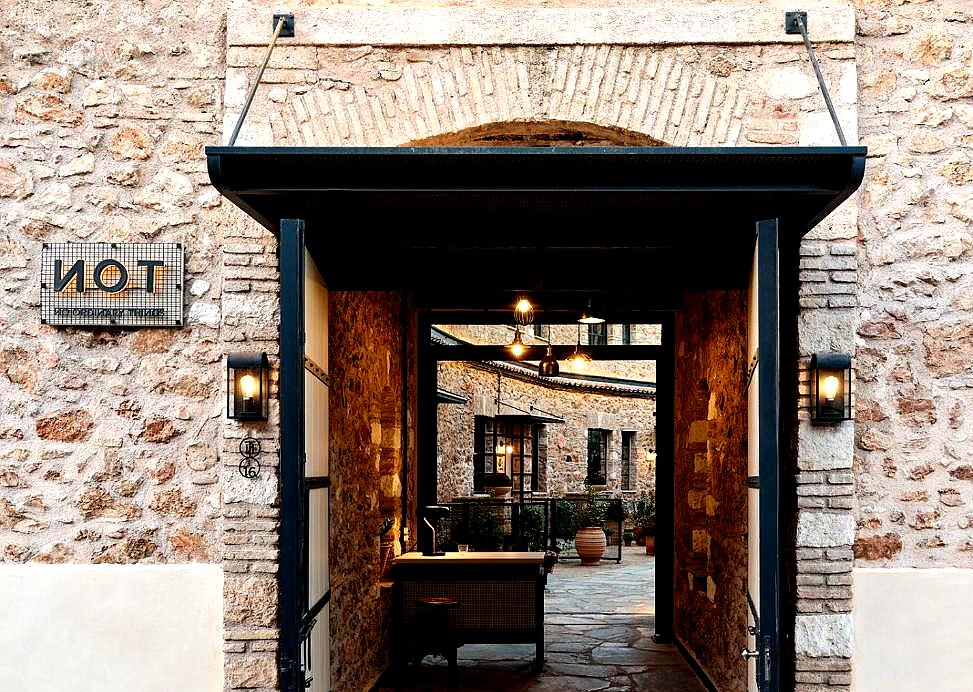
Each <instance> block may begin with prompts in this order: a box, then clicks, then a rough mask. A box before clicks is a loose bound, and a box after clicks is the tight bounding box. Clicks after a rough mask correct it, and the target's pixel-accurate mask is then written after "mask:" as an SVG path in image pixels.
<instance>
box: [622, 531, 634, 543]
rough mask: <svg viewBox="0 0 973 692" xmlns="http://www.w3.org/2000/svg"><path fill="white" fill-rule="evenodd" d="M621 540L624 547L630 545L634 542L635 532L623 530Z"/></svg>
mask: <svg viewBox="0 0 973 692" xmlns="http://www.w3.org/2000/svg"><path fill="white" fill-rule="evenodd" d="M622 540H623V541H625V545H626V546H629V545H632V541H634V540H635V532H634V531H632V529H625V530H624V531H623V532H622Z"/></svg>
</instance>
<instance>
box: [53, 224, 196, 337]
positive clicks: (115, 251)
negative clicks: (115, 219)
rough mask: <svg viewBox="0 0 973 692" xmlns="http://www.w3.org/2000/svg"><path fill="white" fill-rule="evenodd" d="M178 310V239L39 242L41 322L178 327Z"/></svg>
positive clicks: (180, 299) (180, 276)
mask: <svg viewBox="0 0 973 692" xmlns="http://www.w3.org/2000/svg"><path fill="white" fill-rule="evenodd" d="M182 311H183V248H182V243H44V247H43V249H42V251H41V322H42V323H44V324H51V325H58V326H70V327H181V326H182V323H183V315H182Z"/></svg>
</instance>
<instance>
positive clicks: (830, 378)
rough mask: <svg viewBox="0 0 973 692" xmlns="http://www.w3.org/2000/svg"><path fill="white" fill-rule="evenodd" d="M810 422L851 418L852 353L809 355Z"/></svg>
mask: <svg viewBox="0 0 973 692" xmlns="http://www.w3.org/2000/svg"><path fill="white" fill-rule="evenodd" d="M810 374H811V406H810V409H811V421H812V422H814V423H840V422H842V421H846V420H851V381H852V378H851V356H850V355H849V354H847V353H815V354H813V355H812V356H811V366H810Z"/></svg>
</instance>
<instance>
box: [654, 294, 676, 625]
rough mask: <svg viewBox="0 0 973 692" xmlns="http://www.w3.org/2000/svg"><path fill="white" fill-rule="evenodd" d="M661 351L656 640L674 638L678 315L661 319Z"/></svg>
mask: <svg viewBox="0 0 973 692" xmlns="http://www.w3.org/2000/svg"><path fill="white" fill-rule="evenodd" d="M659 322H660V324H661V326H662V354H661V355H660V356H659V358H658V360H657V361H656V364H655V373H656V377H655V379H656V388H655V451H656V456H655V489H656V493H655V498H656V500H655V501H656V505H655V509H656V512H655V516H656V537H655V637H654V639H655V641H657V642H669V641H672V634H673V628H674V620H675V604H674V599H675V569H676V555H675V549H676V541H675V523H676V521H675V520H676V514H675V513H676V473H675V461H676V457H675V423H676V408H675V387H676V348H675V336H676V334H675V331H676V329H675V326H676V325H675V315H674V314H673V313H668V314H666V315H665V316H663V317H662V318H661V319H660V320H659Z"/></svg>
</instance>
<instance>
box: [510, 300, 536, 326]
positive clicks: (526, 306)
mask: <svg viewBox="0 0 973 692" xmlns="http://www.w3.org/2000/svg"><path fill="white" fill-rule="evenodd" d="M514 322H516V323H517V324H519V325H520V326H521V327H526V326H527V325H528V324H532V323H533V322H534V306H533V305H531V303H530V301H529V300H527V298H526V297H524V296H521V297H520V298H519V299H518V300H517V304H516V305H515V306H514Z"/></svg>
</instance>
